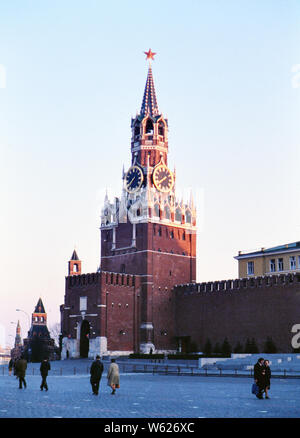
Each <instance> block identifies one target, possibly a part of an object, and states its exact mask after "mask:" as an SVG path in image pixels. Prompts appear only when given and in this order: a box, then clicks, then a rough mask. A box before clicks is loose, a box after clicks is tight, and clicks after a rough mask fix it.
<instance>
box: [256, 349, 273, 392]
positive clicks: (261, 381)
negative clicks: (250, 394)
mask: <svg viewBox="0 0 300 438" xmlns="http://www.w3.org/2000/svg"><path fill="white" fill-rule="evenodd" d="M254 381H255V383H256V385H257V386H258V393H257V394H256V397H257V398H260V399H262V398H263V393H265V394H266V396H265V398H270V397H269V393H268V391H269V390H270V387H271V368H270V362H269V361H268V360H267V359H264V358H263V357H260V358H259V359H258V361H257V363H256V364H255V365H254Z"/></svg>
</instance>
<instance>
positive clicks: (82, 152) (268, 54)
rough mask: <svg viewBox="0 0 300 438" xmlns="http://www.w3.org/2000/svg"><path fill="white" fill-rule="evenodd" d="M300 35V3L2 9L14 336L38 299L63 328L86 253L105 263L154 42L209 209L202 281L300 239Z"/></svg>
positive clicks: (170, 104)
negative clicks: (73, 262)
mask: <svg viewBox="0 0 300 438" xmlns="http://www.w3.org/2000/svg"><path fill="white" fill-rule="evenodd" d="M299 29H300V4H299V2H298V1H297V0H251V1H250V0H248V1H246V0H236V1H235V0H227V1H221V0H219V1H218V0H210V1H204V0H197V1H196V0H186V1H185V2H182V1H174V0H172V1H169V0H164V1H157V0H153V1H151V2H141V1H136V0H130V1H129V0H128V1H124V0H118V1H109V2H107V1H105V2H104V1H100V0H99V1H95V0H94V1H93V0H87V1H85V2H82V1H74V0H72V1H70V0H64V1H58V0H51V1H49V0H45V1H43V2H38V1H33V0H31V1H30V0H11V1H9V2H8V1H6V2H2V3H1V5H0V67H1V68H0V84H1V83H2V87H1V85H0V152H1V155H0V201H1V204H0V207H1V214H0V251H1V261H0V275H1V283H0V298H1V307H0V323H1V324H3V325H4V326H5V327H6V342H8V343H9V344H12V342H13V340H14V335H15V327H16V326H15V325H14V324H11V321H12V322H16V321H17V320H18V319H20V322H21V327H22V335H23V337H25V336H26V331H27V330H28V321H27V316H26V314H25V313H22V312H16V311H15V309H16V308H21V309H22V310H24V312H27V313H28V314H29V315H31V313H32V312H33V310H34V307H35V305H36V303H37V301H38V299H39V297H41V298H42V300H43V302H44V305H45V308H46V312H47V313H48V320H49V323H48V327H51V325H53V324H55V323H56V322H59V321H60V313H59V306H60V304H63V302H64V286H65V276H66V275H67V262H68V260H69V258H70V257H71V254H72V252H73V249H74V247H76V250H77V252H78V254H79V257H80V258H81V260H82V263H83V272H95V271H96V269H97V268H98V266H99V263H100V232H99V226H100V214H101V208H102V203H103V198H104V194H105V190H106V189H107V190H108V193H109V196H110V197H111V198H112V197H113V196H119V195H120V194H121V188H122V180H121V175H122V167H123V164H124V166H125V169H127V168H128V167H129V165H130V137H131V131H130V121H131V117H132V116H134V115H135V114H136V111H139V109H140V106H141V103H142V96H143V91H144V86H145V82H146V75H147V63H146V61H145V55H144V54H143V52H144V51H146V50H148V49H149V48H151V49H152V50H153V51H154V52H157V55H156V57H155V61H154V62H153V76H154V82H155V88H156V94H157V99H158V105H159V109H160V111H161V112H162V113H163V114H164V116H166V117H167V118H168V120H169V129H170V130H169V150H170V152H169V165H170V167H171V169H173V167H174V166H176V183H177V193H178V196H179V197H181V196H182V194H186V189H189V188H192V190H193V193H194V197H195V200H196V201H197V205H198V223H199V232H198V241H197V244H198V265H197V267H198V273H197V279H198V281H209V280H221V279H227V278H236V277H237V275H238V271H237V261H236V260H234V259H233V257H234V256H235V255H237V253H238V251H239V250H250V251H251V250H254V249H256V248H260V247H262V246H264V247H268V246H273V245H274V246H275V245H277V244H284V243H289V242H294V241H297V240H300V203H299V188H300V184H299V183H300V177H299V164H300V154H299V141H300V132H299V116H300V105H299V104H300V99H299V96H300V78H299V77H298V75H297V71H299V72H300V30H299ZM297 69H298V70H297ZM3 72H5V81H4V74H3ZM1 75H2V77H1ZM1 81H2V82H1ZM3 82H5V84H4V86H3Z"/></svg>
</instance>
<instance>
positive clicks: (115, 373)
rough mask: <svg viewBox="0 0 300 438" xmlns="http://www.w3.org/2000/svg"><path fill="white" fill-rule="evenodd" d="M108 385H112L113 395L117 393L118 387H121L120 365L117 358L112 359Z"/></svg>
mask: <svg viewBox="0 0 300 438" xmlns="http://www.w3.org/2000/svg"><path fill="white" fill-rule="evenodd" d="M107 385H108V386H110V387H111V389H112V392H111V395H114V394H115V393H116V389H117V388H120V373H119V366H118V364H116V360H115V359H111V364H110V366H109V369H108V373H107Z"/></svg>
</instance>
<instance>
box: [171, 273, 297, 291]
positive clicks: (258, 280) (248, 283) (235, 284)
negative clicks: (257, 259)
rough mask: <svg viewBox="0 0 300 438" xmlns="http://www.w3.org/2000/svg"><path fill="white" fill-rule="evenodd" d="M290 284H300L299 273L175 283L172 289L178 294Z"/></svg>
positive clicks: (285, 285)
mask: <svg viewBox="0 0 300 438" xmlns="http://www.w3.org/2000/svg"><path fill="white" fill-rule="evenodd" d="M292 284H298V285H299V286H300V274H299V273H295V274H280V275H265V276H261V277H253V278H248V277H247V278H237V279H235V280H220V281H209V282H204V283H188V284H179V285H178V284H177V285H175V286H174V290H175V291H176V292H177V293H178V294H180V295H190V294H196V293H199V294H200V293H207V292H226V291H241V290H246V289H247V290H248V289H251V288H253V289H254V288H260V287H261V288H264V287H273V286H274V287H287V286H291V285H292Z"/></svg>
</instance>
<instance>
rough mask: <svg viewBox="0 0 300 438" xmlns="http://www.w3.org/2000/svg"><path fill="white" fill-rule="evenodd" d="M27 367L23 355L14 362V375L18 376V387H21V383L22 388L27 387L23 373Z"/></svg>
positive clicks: (24, 373)
mask: <svg viewBox="0 0 300 438" xmlns="http://www.w3.org/2000/svg"><path fill="white" fill-rule="evenodd" d="M26 369H27V360H26V359H25V357H24V355H22V356H21V358H20V359H18V360H17V363H16V375H17V377H18V378H19V389H22V384H23V385H24V389H25V388H26V387H27V385H26V380H25V375H26Z"/></svg>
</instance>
